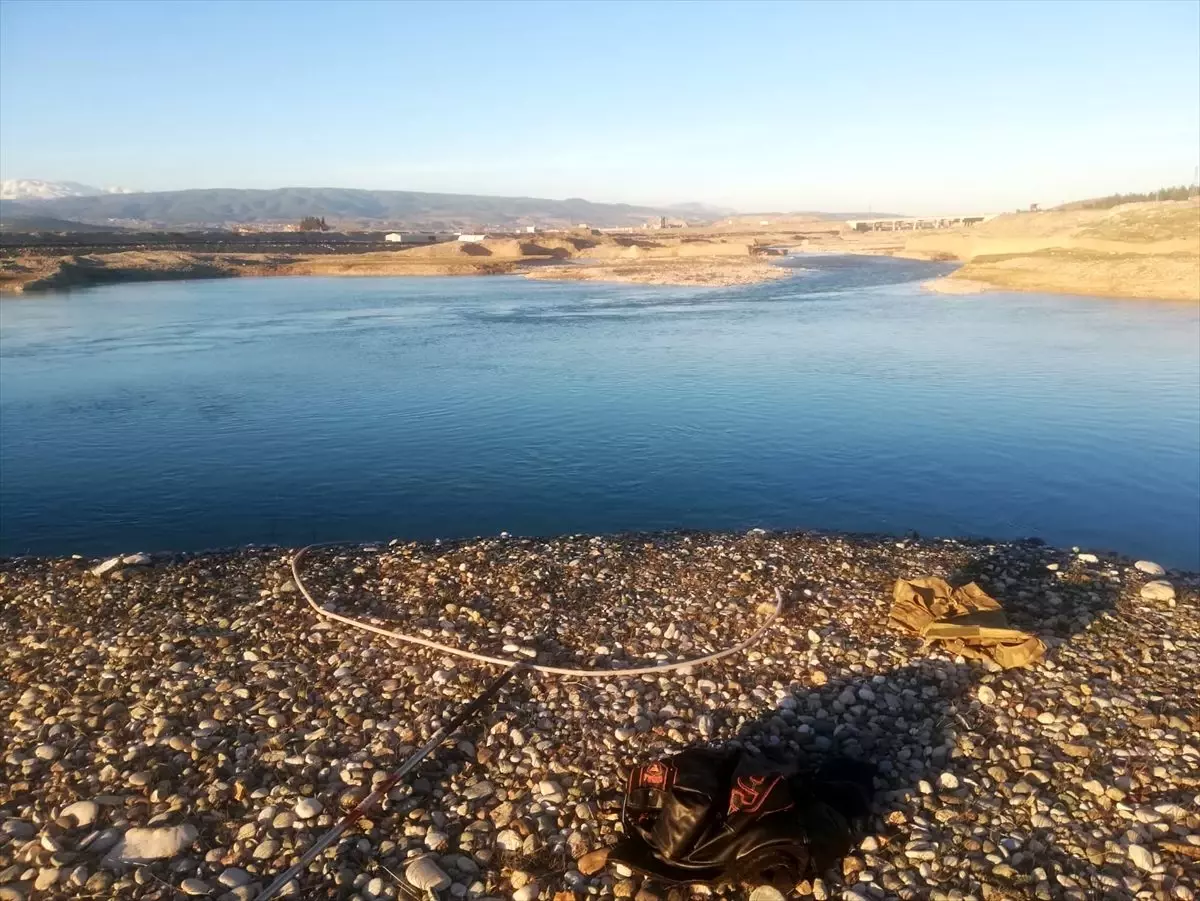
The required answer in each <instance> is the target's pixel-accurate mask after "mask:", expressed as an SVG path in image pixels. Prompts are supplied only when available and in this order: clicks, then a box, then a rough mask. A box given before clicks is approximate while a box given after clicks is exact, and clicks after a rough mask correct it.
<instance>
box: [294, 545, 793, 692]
mask: <svg viewBox="0 0 1200 901" xmlns="http://www.w3.org/2000/svg"><path fill="white" fill-rule="evenodd" d="M336 546H345V545H344V544H341V543H335V544H310V545H309V546H308V547H305V548H301V549H300V550H299V551H298V552H297V553H296V555H295V556H294V557H292V581H293V582H295V583H296V588H298V589H299V590H300V593H301V594H302V595H303V596H304V599H305V600H306V601H308V605H309V606H310V607H312V608H313V610H314V611H316V613H317V615H318V616H321V617H324V618H325V619H329V620H333V621H334V622H339V623H342V624H343V625H346V626H350V627H352V628H355V629H362V630H363V631H364V632H373V633H374V634H376V635H382V636H383V637H384V638H392V639H395V640H396V641H402V642H406V643H408V644H415V645H420V646H421V647H423V648H429V649H430V650H434V651H440V652H441V653H443V654H449V655H451V656H453V657H461V658H463V659H465V660H474V661H476V662H477V663H487V664H490V665H492V666H503V667H508V668H511V667H516V666H522V667H524V668H525V669H528V670H531V671H532V672H535V673H544V674H546V675H549V676H571V677H573V678H577V679H613V678H619V677H624V676H645V675H650V674H652V673H667V672H676V671H678V670H685V669H691V668H693V667H697V666H704V665H705V664H709V663H715V662H716V661H718V660H720V659H722V658H723V657H729V656H731V655H733V654H737V653H740V652H741V651H744V650H745V649H746V648H748V647H750V646H751V645H753V644H755V643H757V642H758V641H759V639H761V638H762V637H763V636H764V635H765V634H766V633H767V630H768V629H770V628H771V626H772V625H774V623H775V620H777V619H778V618H779V615H780V614H781V613H782V612H783V592H782V591H780V590H779V589H778V588H776V589H775V609H774V610H772V611H771V613H770V614H769V615H768V616H767V618H766V620H765V621H764V622H763V624H762V625H761V626H759V627H758V628H757V629H756V630H755V631H754V633H753V634H752V635H750V637H749V638H746V639H745V640H743V641H739V642H738V643H737V644H735V645H732V646H730V647H728V648H725V649H724V650H720V651H715V652H713V653H712V654H705V655H704V656H702V657H693V658H691V659H690V660H677V661H675V662H671V663H658V664H655V665H653V666H633V667H623V668H620V669H571V668H569V667H561V666H543V665H541V664H533V663H527V662H525V661H523V660H513V659H511V658H508V657H490V656H488V655H487V654H476V653H475V652H474V651H466V650H463V649H462V648H455V647H451V646H450V645H446V644H441V643H440V642H437V641H431V640H430V639H428V638H422V637H421V636H419V635H410V634H408V633H406V632H396V631H394V630H392V629H384V628H382V627H380V626H375V625H372V624H371V623H365V622H363V621H362V620H358V619H355V618H354V617H352V616H343V615H342V614H340V613H334V612H333V611H331V610H326V609H325V608H324V607H322V606H321V605H320V604H318V603H317V601H316V599H315V598H314V597H313V596H312V593H311V592H310V591H309V590H308V586H306V585H305V584H304V579H303V578H302V577H301V575H300V563H301V562H302V561H303V560H304V558H305V556H306V555H307V554H308V552H309V551H311V550H314V549H316V548H323V547H336Z"/></svg>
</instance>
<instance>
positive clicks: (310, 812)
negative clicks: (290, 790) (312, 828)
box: [292, 798, 324, 820]
mask: <svg viewBox="0 0 1200 901" xmlns="http://www.w3.org/2000/svg"><path fill="white" fill-rule="evenodd" d="M323 809H324V807H323V805H322V804H321V802H320V801H318V800H317V799H316V798H301V799H300V800H299V801H297V802H296V806H295V807H294V808H293V809H292V812H293V813H295V814H296V816H297V817H298V818H300V819H302V820H311V819H312V818H313V817H315V816H317V815H318V814H319V813H320V812H321V811H322V810H323Z"/></svg>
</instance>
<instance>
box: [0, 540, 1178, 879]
mask: <svg viewBox="0 0 1200 901" xmlns="http://www.w3.org/2000/svg"><path fill="white" fill-rule="evenodd" d="M289 560H290V553H289V552H287V551H285V550H282V549H244V550H240V551H236V552H229V553H209V554H199V555H162V556H145V555H137V554H130V555H127V556H124V557H122V558H114V559H113V560H109V561H99V560H85V559H78V558H73V559H31V558H26V559H18V560H9V561H5V562H3V563H0V599H2V600H0V717H2V719H0V899H3V901H10V899H36V898H77V897H78V898H97V899H99V898H145V899H149V898H156V899H173V898H178V897H186V896H198V897H213V898H225V899H230V901H234V899H250V898H253V897H254V896H255V895H256V894H257V892H258V891H259V890H260V889H261V888H262V887H263V886H264V885H265V884H266V883H267V882H269V881H270V880H271V878H273V877H274V876H275V875H277V874H278V873H279V872H281V871H282V870H283V869H285V868H286V867H287V866H288V865H289V864H290V863H291V862H293V861H294V860H295V859H296V858H297V857H298V856H299V854H300V853H302V852H303V850H304V849H305V848H307V847H309V846H311V845H312V843H313V842H314V841H316V839H317V838H319V836H320V835H321V834H322V833H323V832H324V831H325V830H326V829H327V828H328V827H329V826H330V825H332V824H333V823H335V822H337V820H338V819H339V818H340V816H341V811H343V810H345V809H348V808H349V807H351V806H353V805H354V804H355V803H357V802H358V801H359V800H360V799H361V798H362V797H364V796H365V794H366V793H367V792H368V791H369V790H370V787H371V786H372V784H374V783H377V782H378V781H381V780H382V779H384V778H385V776H386V774H387V773H388V772H389V771H390V769H391V768H394V767H395V766H396V765H397V763H398V762H399V761H401V760H402V759H403V758H404V757H405V756H406V755H407V754H408V753H409V752H410V751H411V750H412V749H413V748H415V747H416V746H418V745H419V744H421V743H422V741H423V740H424V739H425V738H426V737H427V736H429V735H430V734H431V733H432V732H433V731H434V730H435V729H436V728H437V726H438V725H439V723H440V722H441V721H443V719H444V717H445V715H446V714H447V712H449V711H451V710H453V709H455V708H456V707H457V706H458V705H459V704H461V703H462V702H463V701H465V700H466V699H469V698H471V697H473V696H474V695H476V694H477V693H478V692H479V691H480V690H481V689H482V687H483V686H484V685H485V684H486V683H487V682H488V681H489V680H490V679H491V678H493V677H494V676H495V675H496V672H497V671H496V669H495V668H491V667H487V666H482V665H476V664H474V663H469V662H466V661H464V660H461V659H458V658H453V657H448V656H445V655H442V654H440V653H436V652H432V651H425V650H421V649H418V648H415V647H411V646H408V645H401V644H400V643H398V642H392V641H390V640H387V639H383V638H377V637H374V636H371V635H369V634H367V633H364V632H361V631H358V630H352V629H349V628H345V627H343V626H340V625H337V624H333V623H329V622H327V621H323V620H321V619H319V618H318V617H316V616H315V615H314V614H313V612H312V611H311V610H310V609H309V608H308V607H307V606H306V605H305V604H304V602H303V599H302V598H301V597H300V596H299V594H298V593H297V589H296V585H295V583H294V582H293V581H292V577H291V573H290V570H289V565H288V564H289ZM923 575H938V576H943V577H946V578H949V579H951V580H952V581H955V582H959V581H965V580H972V579H973V580H975V581H978V582H979V583H980V585H981V586H982V587H983V588H984V589H985V590H987V591H988V592H989V593H990V594H992V595H993V596H994V597H996V598H998V599H999V600H1000V601H1001V602H1003V604H1004V605H1005V608H1006V610H1007V611H1008V613H1009V616H1010V619H1011V620H1012V622H1013V625H1015V626H1017V627H1018V628H1024V629H1028V630H1031V631H1033V632H1035V633H1036V634H1037V635H1038V636H1040V637H1041V638H1042V639H1043V640H1044V641H1045V642H1046V644H1047V646H1048V652H1047V655H1046V659H1045V660H1044V661H1043V662H1041V663H1039V664H1038V665H1036V666H1035V667H1033V668H1031V669H1017V670H1008V671H998V670H989V669H988V668H987V667H985V666H983V665H981V664H978V663H967V662H965V661H963V660H961V659H954V658H952V657H949V656H946V655H945V654H943V653H941V652H939V651H937V650H936V649H923V648H922V647H921V646H920V643H919V642H918V641H916V640H915V639H910V638H906V637H903V636H900V635H898V634H896V633H895V632H892V631H890V630H889V629H888V627H887V625H886V622H887V611H888V607H889V604H890V600H891V586H892V583H893V581H894V580H895V579H896V578H897V577H917V576H923ZM304 581H305V584H306V585H308V586H309V588H310V589H311V590H313V591H314V593H315V594H316V595H317V596H318V598H320V599H321V600H322V602H323V603H325V604H326V605H328V606H329V607H331V608H333V609H336V610H338V611H339V612H341V613H344V614H348V615H354V616H358V617H361V618H365V619H367V620H369V621H371V622H375V623H380V624H387V625H388V626H389V628H393V629H399V630H402V631H407V632H412V633H415V634H420V635H423V636H425V637H428V638H431V639H434V640H437V641H439V642H442V643H446V644H451V645H454V646H458V647H463V648H469V649H472V650H475V651H479V652H483V653H490V654H498V655H504V656H513V657H519V658H524V659H529V660H537V661H542V662H551V663H557V664H559V665H566V666H581V667H592V666H594V667H598V668H601V669H603V668H612V667H616V666H619V665H629V664H633V663H639V662H653V661H662V660H674V659H680V658H683V657H691V656H695V655H697V654H700V653H703V652H706V651H710V650H713V649H717V648H720V647H724V646H727V645H729V644H732V643H733V642H735V641H737V640H738V639H739V638H742V637H745V636H746V635H748V634H750V633H751V632H752V631H753V629H754V628H755V627H756V625H757V624H758V623H759V622H760V621H761V619H762V617H763V615H764V614H763V610H764V609H765V607H764V605H770V604H771V603H772V602H773V599H774V596H775V590H776V589H777V588H778V589H781V590H782V591H783V592H784V593H785V596H786V598H787V606H786V609H785V612H784V614H783V616H782V618H781V619H780V621H779V622H778V623H777V624H776V625H775V626H774V627H773V629H772V630H771V632H770V633H769V635H768V636H767V638H766V639H765V640H764V641H763V642H762V643H761V645H760V646H758V647H757V648H756V649H755V650H753V651H751V652H749V653H747V654H745V655H742V656H738V657H734V658H729V659H727V660H724V661H721V662H720V663H719V664H716V665H713V666H711V667H708V668H704V669H700V670H697V671H694V672H691V673H687V674H679V673H674V674H667V675H663V676H661V677H656V676H645V677H639V678H630V679H612V680H601V681H595V680H586V681H585V680H579V679H567V678H548V677H547V678H543V677H534V676H529V677H519V678H518V679H517V680H516V681H515V682H514V683H512V685H511V686H510V687H509V688H508V689H506V691H505V693H504V694H503V695H502V698H501V701H500V702H499V704H498V705H496V706H495V707H494V708H493V709H491V710H489V711H487V712H486V713H485V714H484V715H483V716H482V717H481V718H480V719H479V720H477V721H476V722H475V723H474V724H473V726H471V727H469V728H468V729H467V730H466V731H465V732H464V733H463V734H460V735H459V736H457V737H456V738H455V739H454V740H453V741H451V742H450V743H449V744H447V745H446V746H444V747H443V748H442V749H441V750H440V751H439V752H438V753H436V754H435V755H434V756H433V757H432V758H431V759H430V760H428V761H426V763H425V764H424V765H423V766H422V767H421V768H420V770H419V771H418V772H417V773H415V774H414V775H413V777H412V778H410V779H409V780H407V781H406V782H405V783H404V784H403V785H402V787H401V788H398V789H396V790H395V791H393V792H392V793H391V795H390V796H389V798H388V800H387V801H386V802H385V804H384V805H383V806H382V807H381V808H378V809H376V810H375V811H373V812H372V813H371V814H369V815H368V816H367V817H366V818H365V819H363V820H361V821H359V822H358V823H357V824H356V825H355V826H354V827H353V828H352V829H351V831H350V832H349V833H347V835H346V836H344V837H343V839H342V840H341V841H340V842H339V843H337V844H335V845H334V846H333V847H331V848H330V849H328V851H326V852H325V854H324V855H323V856H322V857H320V858H319V859H318V861H317V863H315V864H314V865H313V866H312V867H311V868H310V870H309V871H308V872H306V873H305V874H304V875H303V876H302V877H301V879H300V880H298V881H297V882H294V883H292V884H290V885H289V886H288V888H287V890H286V894H288V895H290V896H291V897H296V898H346V899H350V898H353V899H365V901H374V899H380V898H388V899H390V898H401V897H403V898H414V899H416V898H420V897H423V896H425V892H426V891H431V892H433V893H434V894H435V895H436V896H437V897H438V898H440V899H443V901H452V899H455V901H456V899H476V898H513V899H515V901H534V899H538V898H541V899H548V901H583V899H585V898H588V897H602V898H609V897H617V898H630V897H634V898H637V899H639V901H655V899H660V898H661V899H682V898H687V897H689V896H690V895H708V894H716V895H718V896H724V897H731V898H733V897H743V896H745V895H747V894H750V895H751V896H752V897H753V898H754V901H771V899H778V898H779V895H778V893H776V892H774V890H772V889H767V888H763V887H760V888H758V889H757V890H755V887H753V886H747V887H731V888H726V889H719V890H717V891H716V892H715V893H713V892H710V891H708V890H687V891H680V890H678V889H671V890H669V889H667V888H666V887H664V886H661V885H656V884H654V883H651V882H643V881H641V880H639V879H638V878H637V877H634V876H632V875H631V874H629V872H628V871H623V870H619V869H616V868H613V867H608V866H605V862H604V860H603V857H604V854H603V849H604V848H605V847H606V846H608V845H609V844H610V843H612V842H613V841H614V840H615V838H616V835H617V823H618V815H619V800H620V797H621V787H622V779H621V777H622V774H623V772H625V769H626V768H627V767H628V766H629V765H630V764H633V763H635V762H640V761H644V760H647V759H650V758H652V757H655V756H659V755H662V754H665V753H670V752H673V751H675V750H678V749H681V748H683V747H685V746H688V745H692V744H697V743H706V742H720V743H727V742H741V743H743V744H744V745H745V746H748V747H757V748H768V749H774V750H776V751H782V752H785V753H790V754H793V755H796V756H798V757H799V759H800V760H801V761H802V762H803V764H804V765H805V766H814V767H815V765H816V764H817V763H819V762H820V760H822V759H823V758H824V757H826V756H827V755H829V754H832V753H835V752H838V753H845V754H850V755H853V756H859V757H865V758H868V759H871V760H873V761H876V762H877V763H878V765H879V767H880V776H879V780H878V788H879V791H878V794H877V798H876V811H875V815H874V817H873V820H872V823H871V826H870V829H869V831H868V832H867V833H866V834H865V835H864V836H863V837H862V841H861V845H860V846H859V848H858V849H857V850H855V851H854V852H853V854H852V855H851V856H849V857H847V858H846V859H845V860H844V861H843V863H842V864H841V866H840V867H839V868H838V869H837V871H836V872H835V871H830V872H827V873H824V874H822V875H821V877H820V878H819V879H815V880H812V881H807V882H804V883H801V884H800V885H799V886H797V887H796V892H797V894H798V895H799V896H800V897H815V898H845V899H850V901H865V899H885V898H902V899H926V898H928V899H940V901H948V899H962V901H966V899H1026V898H1037V899H1058V898H1065V899H1079V901H1085V899H1093V898H1096V899H1100V898H1103V899H1110V898H1111V899H1142V898H1145V899H1180V901H1187V899H1191V898H1193V897H1194V893H1195V892H1196V891H1197V890H1198V884H1197V883H1198V879H1200V697H1198V692H1197V686H1200V603H1198V592H1200V576H1198V575H1197V574H1195V573H1187V572H1177V571H1171V572H1163V571H1162V570H1161V568H1159V567H1157V566H1156V565H1154V564H1151V563H1149V562H1147V561H1139V562H1138V563H1137V565H1136V566H1135V565H1134V561H1131V560H1127V559H1123V558H1118V557H1115V556H1111V555H1105V554H1099V555H1092V554H1088V553H1080V552H1078V551H1072V550H1059V549H1054V548H1049V547H1045V546H1042V545H1040V544H1038V543H1036V542H1024V543H1021V542H1018V543H979V542H970V541H958V540H921V539H917V538H910V539H897V538H890V537H889V538H883V537H869V536H837V535H823V534H809V533H764V532H759V531H755V532H751V533H748V534H744V535H711V534H666V535H642V536H624V537H613V538H589V537H568V538H561V539H553V540H532V539H529V540H527V539H514V538H504V537H502V538H496V539H482V540H476V541H469V542H460V543H443V544H408V543H396V542H393V543H391V544H384V545H378V546H371V547H356V548H353V549H340V550H339V549H334V550H323V551H315V552H313V554H312V556H311V557H310V558H309V560H308V561H307V563H306V566H305V570H304ZM410 883H413V884H416V885H417V889H416V890H413V889H411V888H408V885H409V884H410Z"/></svg>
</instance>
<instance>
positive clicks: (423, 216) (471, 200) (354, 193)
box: [19, 188, 718, 228]
mask: <svg viewBox="0 0 1200 901" xmlns="http://www.w3.org/2000/svg"><path fill="white" fill-rule="evenodd" d="M35 206H36V209H37V211H38V213H40V214H42V215H48V216H54V217H56V218H63V219H74V220H78V221H81V222H93V223H107V222H116V223H118V224H124V225H141V226H152V227H185V226H191V227H198V226H213V225H230V224H236V223H253V222H292V221H296V220H298V219H300V218H302V217H304V216H323V217H325V218H326V219H327V220H328V221H329V222H330V224H335V223H336V224H337V225H341V226H346V225H350V226H359V227H364V226H375V227H380V226H388V227H397V226H401V225H404V226H409V227H425V228H456V227H468V226H482V225H492V226H519V225H525V224H530V225H532V224H538V225H559V226H561V225H579V224H581V223H587V224H588V225H589V226H593V227H611V226H621V225H640V224H642V223H644V222H646V221H647V220H649V219H654V218H657V217H658V216H660V215H668V216H674V217H679V216H680V215H683V216H684V218H687V219H691V220H694V221H699V220H701V219H704V218H706V217H705V216H704V215H703V214H702V213H701V210H703V207H699V206H698V205H684V206H682V207H670V208H668V207H662V208H657V207H645V206H633V205H630V204H624V203H592V202H591V201H588V200H582V199H580V198H569V199H567V200H547V199H542V198H535V197H492V196H487V195H480V194H430V193H422V192H418V191H365V190H357V189H352V188H277V189H273V190H249V189H233V188H213V189H195V190H187V191H154V192H146V193H138V194H104V195H98V196H89V197H58V198H52V199H47V200H40V201H32V202H30V201H26V202H24V203H22V204H21V209H20V210H19V212H22V213H30V212H32V208H33V207H35ZM713 212H714V213H716V212H718V211H713Z"/></svg>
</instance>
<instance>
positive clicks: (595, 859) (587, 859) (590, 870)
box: [575, 848, 608, 876]
mask: <svg viewBox="0 0 1200 901" xmlns="http://www.w3.org/2000/svg"><path fill="white" fill-rule="evenodd" d="M606 863H608V849H607V848H601V849H599V850H598V851H592V852H590V853H588V854H585V855H583V857H581V858H579V860H577V861H575V866H577V867H579V872H580V873H582V874H583V875H584V876H595V875H596V874H597V873H599V872H600V871H601V870H603V869H604V865H605V864H606Z"/></svg>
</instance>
